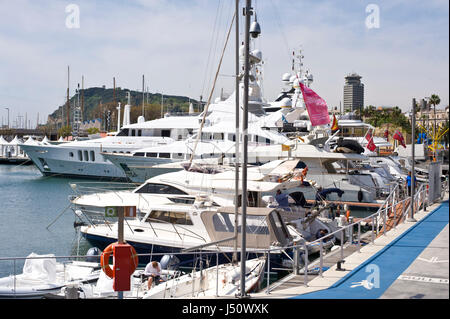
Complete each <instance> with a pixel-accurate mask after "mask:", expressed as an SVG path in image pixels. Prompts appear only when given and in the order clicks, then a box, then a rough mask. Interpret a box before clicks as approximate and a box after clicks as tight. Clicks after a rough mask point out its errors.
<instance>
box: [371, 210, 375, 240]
mask: <svg viewBox="0 0 450 319" xmlns="http://www.w3.org/2000/svg"><path fill="white" fill-rule="evenodd" d="M374 242H375V217H374V216H372V244H373V243H374Z"/></svg>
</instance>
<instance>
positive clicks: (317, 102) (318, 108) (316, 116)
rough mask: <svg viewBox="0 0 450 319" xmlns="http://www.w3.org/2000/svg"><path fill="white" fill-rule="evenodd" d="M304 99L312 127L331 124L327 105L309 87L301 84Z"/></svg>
mask: <svg viewBox="0 0 450 319" xmlns="http://www.w3.org/2000/svg"><path fill="white" fill-rule="evenodd" d="M300 90H302V95H303V99H304V100H305V104H306V110H307V111H308V114H309V120H310V121H311V125H312V126H317V125H326V124H329V123H330V116H329V115H328V107H327V103H326V102H325V101H324V99H322V98H321V97H320V96H318V95H317V94H316V92H314V91H313V90H311V89H310V88H309V87H307V86H305V85H303V83H301V82H300Z"/></svg>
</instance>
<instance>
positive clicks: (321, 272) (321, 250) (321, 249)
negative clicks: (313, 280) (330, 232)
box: [319, 239, 323, 277]
mask: <svg viewBox="0 0 450 319" xmlns="http://www.w3.org/2000/svg"><path fill="white" fill-rule="evenodd" d="M319 275H320V277H323V241H322V239H321V240H320V269H319Z"/></svg>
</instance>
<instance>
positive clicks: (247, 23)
mask: <svg viewBox="0 0 450 319" xmlns="http://www.w3.org/2000/svg"><path fill="white" fill-rule="evenodd" d="M244 13H245V62H244V96H243V106H244V110H243V118H242V137H243V143H244V145H243V149H242V152H243V162H242V217H241V218H242V221H241V282H240V284H241V291H240V297H241V298H244V297H245V295H246V294H245V272H246V270H245V259H246V245H247V241H246V239H247V238H246V227H247V223H246V219H247V161H248V154H247V152H248V149H247V146H248V132H247V130H248V87H249V71H250V62H249V50H250V34H249V32H250V16H251V14H252V8H251V0H246V7H245V11H244Z"/></svg>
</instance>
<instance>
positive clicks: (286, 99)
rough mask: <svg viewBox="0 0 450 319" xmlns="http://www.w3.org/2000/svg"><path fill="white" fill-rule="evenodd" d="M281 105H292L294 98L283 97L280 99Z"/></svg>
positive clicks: (283, 106) (285, 106)
mask: <svg viewBox="0 0 450 319" xmlns="http://www.w3.org/2000/svg"><path fill="white" fill-rule="evenodd" d="M280 107H282V108H288V107H292V100H291V99H290V98H288V97H285V98H283V99H282V100H281V101H280Z"/></svg>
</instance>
